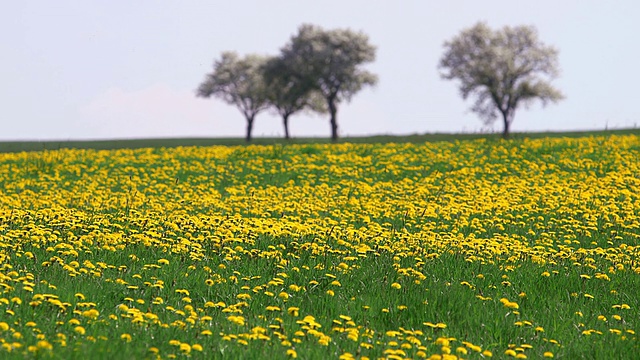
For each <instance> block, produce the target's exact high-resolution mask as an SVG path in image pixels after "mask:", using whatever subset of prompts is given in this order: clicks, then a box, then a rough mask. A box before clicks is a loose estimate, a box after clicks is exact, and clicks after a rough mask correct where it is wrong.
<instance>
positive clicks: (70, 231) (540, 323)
mask: <svg viewBox="0 0 640 360" xmlns="http://www.w3.org/2000/svg"><path fill="white" fill-rule="evenodd" d="M565 135H566V134H565ZM369 140H370V141H371V139H369ZM639 150H640V140H639V139H638V137H637V136H634V135H626V136H619V134H616V135H615V136H601V137H593V136H591V137H585V138H571V139H570V138H569V137H567V136H562V138H560V137H558V138H541V139H537V140H535V139H534V140H531V139H515V140H513V141H499V140H496V141H493V140H488V139H478V140H472V141H447V142H425V140H420V141H417V142H416V143H410V142H408V143H402V142H401V141H390V142H389V143H388V144H381V143H363V144H338V145H335V146H327V145H325V144H311V143H309V144H296V145H291V146H283V145H281V144H273V145H265V146H235V147H205V146H201V147H181V148H176V149H166V148H165V149H160V148H146V149H139V150H118V151H108V152H106V151H93V150H60V151H58V150H51V151H40V152H30V153H6V154H2V155H1V157H0V185H2V187H1V188H2V189H3V192H2V194H1V196H0V204H1V205H2V206H1V207H0V291H1V294H0V346H1V347H0V357H1V358H2V359H5V358H6V359H12V358H15V359H18V358H57V359H85V358H91V359H109V358H114V357H115V358H118V359H140V358H157V357H158V356H159V357H161V358H163V359H165V358H173V357H176V358H203V359H210V358H225V359H226V358H231V359H241V358H252V359H260V358H274V359H286V358H288V357H289V355H287V351H291V350H295V352H296V354H297V356H298V358H301V359H328V358H333V359H337V358H339V357H340V356H344V358H347V357H346V355H345V354H346V353H349V354H351V355H354V356H356V357H360V358H362V357H369V358H381V357H382V358H384V357H387V358H391V359H393V358H394V356H399V357H400V358H419V357H420V356H421V355H426V356H429V355H433V354H443V353H446V352H449V351H450V352H451V353H452V354H456V352H457V351H458V348H463V349H466V350H464V351H463V350H459V351H461V352H460V353H459V354H460V355H461V357H462V358H465V359H467V358H468V359H482V358H485V357H487V355H486V354H483V353H482V352H477V351H476V350H474V348H475V346H477V347H478V348H479V349H480V350H481V351H485V350H486V351H491V352H492V353H493V358H499V359H501V358H511V357H510V356H509V355H507V354H508V353H510V351H511V350H513V351H516V352H517V353H518V354H525V355H526V356H527V357H528V358H530V359H532V358H533V359H535V358H542V357H543V356H544V354H545V353H547V352H550V353H553V354H554V357H555V358H558V359H561V358H564V359H581V358H584V359H591V358H631V359H632V358H635V357H636V355H635V354H638V353H639V350H640V348H639V345H638V344H639V342H638V337H637V332H638V331H640V326H639V325H640V298H639V297H638V296H637V294H639V293H640V243H639V242H640V237H639V235H638V234H639V229H640V196H639V194H640V180H638V179H640V167H639V163H638V162H637V158H638V151H639ZM283 293H286V296H285V295H281V294H283ZM246 294H248V295H249V297H247V296H246ZM53 296H55V298H54V297H53ZM158 298H160V299H161V301H159V300H158ZM52 299H53V300H52ZM55 299H57V300H59V302H57V301H55ZM503 299H505V300H503ZM221 303H224V305H220V304H221ZM516 305H517V306H516ZM623 305H624V306H623ZM125 306H126V307H125ZM270 307H277V309H276V308H271V310H268V309H269V308H270ZM294 308H297V309H298V310H294ZM91 309H95V310H97V311H98V314H95V315H92V313H91V312H88V311H89V310H91ZM290 309H291V311H289V310H290ZM230 316H242V319H243V321H239V320H238V319H237V318H230ZM306 316H313V317H314V318H315V322H316V323H317V324H313V323H312V322H311V321H308V322H307V323H304V319H305V317H306ZM348 319H351V321H352V323H349V320H348ZM30 322H33V324H31V323H30ZM2 323H4V324H6V327H7V329H4V330H3V326H4V325H3V324H2ZM439 323H440V324H446V327H444V326H443V325H440V326H436V327H434V326H433V325H434V324H439ZM318 325H320V326H321V327H318ZM78 326H81V327H82V329H83V330H84V333H83V331H82V330H79V331H77V330H76V327H78ZM203 331H210V332H211V333H210V334H209V335H206V332H205V333H203ZM354 333H355V334H357V341H354V340H353V338H350V336H352V337H353V335H354ZM16 334H19V335H16ZM259 334H261V335H263V336H262V337H264V338H263V339H260V338H259V336H258V335H259ZM129 336H130V337H131V341H130V342H129V341H127V339H128V337H129ZM325 337H329V338H330V340H328V341H327V343H326V344H324V343H322V341H323V339H324V340H326V338H325ZM43 340H46V341H47V342H48V344H49V345H52V346H53V350H52V351H48V350H46V346H45V345H46V344H44V345H43V344H41V347H42V348H41V349H39V350H38V341H43ZM243 341H246V344H244V343H243ZM446 342H448V343H449V345H444V344H445V343H446ZM15 344H19V346H17V345H15ZM195 344H197V345H199V346H201V347H202V351H201V352H200V351H198V350H195V349H194V347H193V346H194V345H195ZM181 345H182V346H183V347H186V345H189V348H190V349H191V351H190V352H187V351H186V350H181V349H180V346H181ZM529 346H530V347H529ZM369 347H371V348H369ZM7 348H11V351H10V352H9V351H8V350H7ZM156 352H157V353H156ZM464 352H467V354H464ZM394 354H395V355H394Z"/></svg>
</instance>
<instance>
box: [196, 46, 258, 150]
mask: <svg viewBox="0 0 640 360" xmlns="http://www.w3.org/2000/svg"><path fill="white" fill-rule="evenodd" d="M266 62H267V58H266V57H264V56H259V55H247V56H245V57H244V58H240V57H239V56H238V54H237V53H235V52H231V51H229V52H224V53H222V56H221V58H220V59H219V60H216V61H215V62H214V64H213V72H211V73H210V74H207V75H206V78H205V80H204V82H202V84H200V86H199V87H198V90H197V96H200V97H205V98H208V97H211V96H215V97H218V98H220V99H221V100H223V101H224V102H226V103H228V104H230V105H234V106H236V107H237V108H238V109H240V111H241V112H242V114H243V115H244V117H245V119H246V120H247V134H246V140H247V141H251V131H252V129H253V123H254V121H255V117H256V115H257V114H258V113H259V112H260V111H262V110H264V109H266V108H267V107H268V105H269V103H268V100H267V89H266V84H265V81H264V77H263V67H264V65H265V63H266Z"/></svg>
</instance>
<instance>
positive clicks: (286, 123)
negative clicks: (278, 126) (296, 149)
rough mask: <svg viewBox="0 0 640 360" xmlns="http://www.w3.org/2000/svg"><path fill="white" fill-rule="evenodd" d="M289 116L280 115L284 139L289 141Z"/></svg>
mask: <svg viewBox="0 0 640 360" xmlns="http://www.w3.org/2000/svg"><path fill="white" fill-rule="evenodd" d="M289 115H290V114H285V115H282V124H283V125H284V138H285V139H286V140H289Z"/></svg>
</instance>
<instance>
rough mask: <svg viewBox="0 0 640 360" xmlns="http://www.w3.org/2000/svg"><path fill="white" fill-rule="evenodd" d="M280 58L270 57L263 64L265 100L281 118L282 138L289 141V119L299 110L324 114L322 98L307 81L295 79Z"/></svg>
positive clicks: (293, 74)
mask: <svg viewBox="0 0 640 360" xmlns="http://www.w3.org/2000/svg"><path fill="white" fill-rule="evenodd" d="M292 70H293V69H292V68H290V67H289V66H288V65H287V63H286V61H285V60H284V59H283V58H282V57H272V58H270V59H269V60H268V61H266V62H265V64H264V67H263V71H264V74H263V75H264V80H265V83H266V84H267V99H268V101H269V103H270V104H271V106H272V107H273V108H274V109H275V110H276V112H277V113H278V114H279V115H280V116H281V117H282V123H283V125H284V137H285V139H289V138H290V136H289V117H290V116H291V115H293V114H294V113H296V112H299V111H301V110H305V109H310V110H313V111H317V112H326V110H325V109H324V108H325V107H324V106H323V104H322V101H323V99H322V97H321V96H320V94H319V93H318V92H317V91H315V90H314V88H313V84H312V83H310V82H309V81H308V79H303V78H300V77H297V76H296V74H295V73H294V72H293V71H292Z"/></svg>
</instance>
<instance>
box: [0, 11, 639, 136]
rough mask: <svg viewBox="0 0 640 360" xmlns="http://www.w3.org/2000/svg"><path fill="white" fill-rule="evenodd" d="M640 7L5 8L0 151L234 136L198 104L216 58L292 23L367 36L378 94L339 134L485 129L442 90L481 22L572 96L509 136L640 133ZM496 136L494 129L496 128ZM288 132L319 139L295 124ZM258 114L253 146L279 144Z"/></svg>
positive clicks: (360, 103)
mask: <svg viewBox="0 0 640 360" xmlns="http://www.w3.org/2000/svg"><path fill="white" fill-rule="evenodd" d="M638 19H640V1H637V0H625V1H623V0H619V1H615V2H614V1H611V2H605V1H586V0H581V1H578V0H576V1H573V0H563V1H557V0H543V1H527V2H525V1H508V0H504V1H498V0H485V1H473V0H469V1H426V0H425V1H418V0H416V1H408V0H407V1H393V2H392V1H374V0H362V1H360V0H358V1H355V0H349V1H344V0H323V1H300V0H297V1H296V0H286V1H285V0H280V1H276V0H255V1H249V0H244V1H242V0H236V1H158V0H156V1H151V0H140V1H124V0H118V1H115V0H114V1H86V0H79V1H65V0H58V1H45V0H41V1H11V2H9V1H7V2H4V3H3V4H2V7H1V8H0V50H1V52H0V72H1V73H0V76H1V77H0V79H1V81H0V99H1V100H0V104H1V105H0V121H1V122H2V128H1V129H0V140H48V139H51V140H54V139H56V140H66V139H107V138H151V137H242V136H244V134H245V120H244V118H243V117H242V115H241V114H240V112H239V111H238V110H237V109H236V108H235V107H233V106H230V105H227V104H225V103H223V102H222V101H220V100H217V99H200V98H196V97H195V95H194V94H195V89H196V88H197V87H198V85H199V84H200V82H202V80H203V79H204V76H205V74H206V73H208V72H210V71H211V70H212V64H213V61H214V59H216V58H218V57H219V55H220V53H221V52H222V51H225V50H235V51H237V52H239V53H240V54H246V53H252V52H255V53H261V54H272V55H275V54H277V53H278V51H279V49H280V47H282V46H283V45H284V44H285V43H286V42H287V41H288V40H289V38H290V37H291V35H293V34H294V33H296V31H297V28H298V26H299V25H300V24H302V23H312V24H317V25H320V26H322V27H324V28H327V29H329V28H338V27H340V28H342V27H349V28H352V29H354V30H362V31H364V32H365V33H367V34H368V35H369V37H370V41H371V43H372V44H374V45H376V46H377V49H378V50H377V59H376V61H375V62H374V63H372V64H370V65H369V66H368V68H369V69H370V70H371V71H373V72H374V73H376V74H378V76H379V78H380V81H379V84H378V85H377V86H376V87H375V88H372V89H367V90H364V91H362V92H361V93H359V94H358V95H356V96H355V97H354V99H353V100H352V102H351V103H348V104H346V103H345V104H342V105H341V106H340V107H339V111H338V122H339V126H340V134H341V135H342V136H346V135H368V134H412V133H425V132H477V131H481V130H486V127H485V126H484V125H483V123H482V121H481V120H480V119H479V118H478V117H477V116H476V115H475V114H473V113H471V112H469V111H468V108H469V107H470V106H471V101H467V102H464V101H463V100H462V99H461V98H460V96H459V94H458V88H457V83H455V82H453V81H447V80H443V79H441V78H440V76H439V73H438V69H437V64H438V61H439V59H440V57H441V56H442V53H443V47H442V44H443V43H444V41H446V40H449V39H451V38H452V37H453V36H455V35H457V34H458V33H459V32H460V31H461V30H462V29H464V28H467V27H469V26H472V25H474V24H475V23H476V22H477V21H480V20H482V21H486V22H487V23H488V24H489V26H491V27H494V28H497V27H502V26H503V25H534V26H536V27H537V28H538V31H539V35H540V38H541V39H542V41H543V42H545V43H546V44H549V45H553V46H556V47H557V48H558V49H559V50H560V57H559V60H560V67H561V70H562V72H561V75H560V77H559V78H558V79H557V80H556V81H555V82H554V84H555V85H556V86H557V87H558V88H559V89H560V90H561V91H562V92H564V94H565V95H566V96H567V98H566V99H565V100H564V101H562V102H560V103H559V104H555V105H554V104H551V105H549V106H548V107H546V108H544V109H543V108H541V107H539V106H533V107H532V108H530V109H528V110H527V109H520V110H519V112H518V113H517V114H516V119H515V122H514V125H513V128H512V129H513V131H546V130H572V129H604V128H605V126H608V128H622V127H634V126H636V125H638V126H640V110H639V105H640V101H639V100H638V99H640V95H639V92H638V91H637V88H638V86H639V84H640V70H639V69H640V67H639V66H638V59H639V58H640V40H638V36H640V20H638ZM493 130H495V131H500V130H501V124H500V123H496V124H495V125H494V127H493ZM291 132H292V135H293V136H294V137H296V136H323V137H326V136H329V134H330V128H329V121H328V118H327V117H319V116H315V115H294V116H293V117H292V118H291ZM282 134H283V130H282V125H281V123H280V119H279V118H278V117H276V116H274V115H272V114H270V113H267V112H264V113H261V114H259V115H258V117H257V119H256V124H255V128H254V136H281V135H282Z"/></svg>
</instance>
